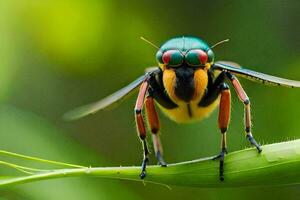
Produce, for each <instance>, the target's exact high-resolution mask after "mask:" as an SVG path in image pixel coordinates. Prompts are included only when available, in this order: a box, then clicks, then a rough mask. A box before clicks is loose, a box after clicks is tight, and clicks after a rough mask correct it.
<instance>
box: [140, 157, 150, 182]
mask: <svg viewBox="0 0 300 200" xmlns="http://www.w3.org/2000/svg"><path fill="white" fill-rule="evenodd" d="M148 162H149V158H148V157H145V158H144V159H143V162H142V172H141V174H140V178H141V179H144V178H145V177H146V166H147V163H148Z"/></svg>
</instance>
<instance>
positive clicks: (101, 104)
mask: <svg viewBox="0 0 300 200" xmlns="http://www.w3.org/2000/svg"><path fill="white" fill-rule="evenodd" d="M158 71H159V69H158V68H153V69H152V70H151V71H148V72H147V73H145V74H144V75H143V76H140V77H139V78H138V79H136V80H135V81H133V82H132V83H130V84H129V85H127V86H126V87H124V88H122V89H120V90H118V91H117V92H115V93H113V94H111V95H109V96H107V97H105V98H104V99H102V100H100V101H97V102H94V103H91V104H88V105H84V106H81V107H78V108H75V109H74V110H71V111H69V112H67V113H65V114H64V115H63V119H65V120H76V119H79V118H81V117H84V116H87V115H90V114H94V113H96V112H97V111H99V110H103V109H106V108H108V107H110V106H112V105H115V104H116V103H118V102H120V101H121V100H123V99H124V98H125V97H127V96H129V95H130V94H132V93H133V92H134V91H135V89H136V88H137V87H138V86H140V85H141V84H142V83H143V81H145V80H146V79H147V78H149V77H150V76H151V75H152V74H153V73H155V72H158Z"/></svg>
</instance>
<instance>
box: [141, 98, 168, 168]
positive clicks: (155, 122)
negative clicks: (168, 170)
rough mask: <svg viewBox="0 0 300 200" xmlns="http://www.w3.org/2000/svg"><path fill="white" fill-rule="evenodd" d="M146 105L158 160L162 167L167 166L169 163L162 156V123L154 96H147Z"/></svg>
mask: <svg viewBox="0 0 300 200" xmlns="http://www.w3.org/2000/svg"><path fill="white" fill-rule="evenodd" d="M145 105H146V113H147V117H148V124H149V126H150V129H151V133H152V140H153V145H154V151H155V155H156V158H157V160H158V163H159V164H160V165H161V166H162V167H166V166H167V164H166V162H165V161H164V159H163V157H162V154H163V149H162V144H161V141H160V137H159V129H160V124H159V119H158V114H157V111H156V109H155V105H154V100H153V97H152V96H148V97H147V98H146V102H145Z"/></svg>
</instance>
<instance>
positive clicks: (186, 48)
mask: <svg viewBox="0 0 300 200" xmlns="http://www.w3.org/2000/svg"><path fill="white" fill-rule="evenodd" d="M156 59H157V61H158V62H159V64H160V66H169V67H178V66H182V65H188V66H191V67H205V66H206V64H207V63H210V64H211V63H213V61H214V53H213V51H212V50H211V48H210V46H209V45H208V44H207V43H206V42H204V41H203V40H201V39H200V38H197V37H184V36H183V37H176V38H172V39H170V40H168V41H167V42H165V43H164V44H163V45H162V46H161V47H160V49H159V50H158V52H157V53H156Z"/></svg>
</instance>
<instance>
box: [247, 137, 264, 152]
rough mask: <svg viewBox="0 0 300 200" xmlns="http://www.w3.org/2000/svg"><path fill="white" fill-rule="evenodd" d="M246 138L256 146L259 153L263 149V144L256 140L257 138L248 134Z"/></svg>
mask: <svg viewBox="0 0 300 200" xmlns="http://www.w3.org/2000/svg"><path fill="white" fill-rule="evenodd" d="M246 138H247V139H248V140H249V142H250V143H251V144H252V145H253V146H255V147H256V149H257V151H258V153H260V152H261V151H262V148H261V146H260V145H259V144H258V143H257V142H256V140H255V139H254V138H253V136H251V135H247V136H246Z"/></svg>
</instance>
